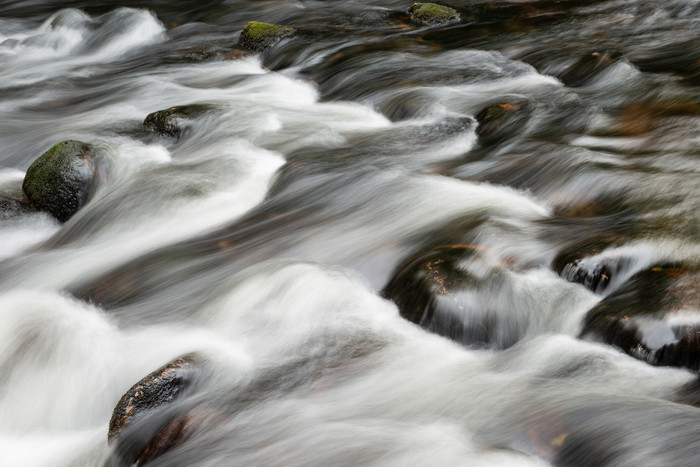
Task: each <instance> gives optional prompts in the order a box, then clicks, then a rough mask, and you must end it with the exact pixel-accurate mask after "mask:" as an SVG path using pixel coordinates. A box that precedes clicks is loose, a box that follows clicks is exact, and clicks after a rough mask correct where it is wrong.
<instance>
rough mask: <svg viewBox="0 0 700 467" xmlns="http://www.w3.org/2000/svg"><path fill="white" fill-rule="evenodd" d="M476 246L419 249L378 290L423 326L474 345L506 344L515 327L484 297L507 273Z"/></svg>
mask: <svg viewBox="0 0 700 467" xmlns="http://www.w3.org/2000/svg"><path fill="white" fill-rule="evenodd" d="M478 251H479V247H477V246H472V245H445V246H440V247H436V248H433V249H431V250H428V251H424V252H421V253H419V254H417V255H415V256H414V257H412V258H410V259H409V260H408V261H406V262H405V263H404V264H403V265H401V266H400V267H399V268H398V269H397V271H396V272H395V273H394V275H393V277H392V279H391V281H390V282H389V284H388V285H387V286H386V287H385V288H384V290H383V292H382V293H383V295H384V296H385V297H386V298H389V299H391V300H393V301H394V302H395V303H396V304H397V305H398V307H399V312H400V313H401V316H402V317H404V318H406V319H407V320H409V321H411V322H413V323H416V324H418V325H419V326H421V327H422V328H424V329H426V330H428V331H431V332H434V333H436V334H439V335H441V336H444V337H448V338H450V339H452V340H454V341H457V342H460V343H462V344H464V345H468V346H474V347H478V348H496V349H503V348H507V347H510V346H512V345H513V344H515V343H516V342H517V341H518V340H519V338H520V335H519V333H520V332H521V329H520V330H519V329H517V326H516V327H510V326H509V323H506V322H504V321H503V319H502V318H503V316H504V315H506V314H507V310H502V309H500V308H501V307H500V306H499V304H498V303H494V302H493V300H489V299H488V297H491V296H493V295H499V293H500V292H502V291H503V289H504V287H505V286H506V283H507V277H506V275H505V274H504V271H503V269H502V268H500V267H498V266H493V265H488V264H485V263H484V262H483V261H481V260H480V259H479V258H478V257H477V253H478ZM467 262H470V263H471V265H472V266H474V267H467V266H466V263H467Z"/></svg>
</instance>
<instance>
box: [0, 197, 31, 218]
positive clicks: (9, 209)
mask: <svg viewBox="0 0 700 467" xmlns="http://www.w3.org/2000/svg"><path fill="white" fill-rule="evenodd" d="M33 211H34V210H33V209H32V208H31V206H29V205H28V204H26V203H23V202H22V201H20V200H18V199H14V198H6V197H4V196H2V195H0V220H3V219H11V218H13V217H17V216H19V215H21V214H24V213H28V212H33Z"/></svg>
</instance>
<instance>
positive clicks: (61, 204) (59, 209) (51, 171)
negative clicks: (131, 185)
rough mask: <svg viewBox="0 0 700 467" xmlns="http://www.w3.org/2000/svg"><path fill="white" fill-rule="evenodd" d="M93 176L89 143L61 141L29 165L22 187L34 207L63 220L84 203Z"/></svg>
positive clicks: (94, 172)
mask: <svg viewBox="0 0 700 467" xmlns="http://www.w3.org/2000/svg"><path fill="white" fill-rule="evenodd" d="M95 178H96V168H95V164H94V155H93V151H92V148H91V146H90V145H88V144H86V143H83V142H82V141H74V140H70V141H63V142H61V143H58V144H56V145H54V146H53V147H52V148H51V149H49V150H48V151H46V152H45V153H44V154H42V155H41V156H39V157H38V158H37V159H36V160H35V161H34V162H33V163H32V165H30V166H29V168H28V169H27V173H26V175H25V177H24V182H23V183H22V190H23V191H24V193H25V194H26V195H27V198H28V199H29V201H31V202H32V204H33V205H35V206H36V207H37V208H38V209H40V210H42V211H45V212H48V213H49V214H52V215H53V216H55V217H56V218H57V219H58V220H60V221H62V222H65V221H67V220H68V219H69V218H70V217H71V216H73V214H75V213H76V212H77V211H78V210H79V209H80V208H81V207H82V206H83V205H84V204H85V203H86V202H87V200H88V198H89V196H90V194H91V192H92V188H93V184H94V180H95Z"/></svg>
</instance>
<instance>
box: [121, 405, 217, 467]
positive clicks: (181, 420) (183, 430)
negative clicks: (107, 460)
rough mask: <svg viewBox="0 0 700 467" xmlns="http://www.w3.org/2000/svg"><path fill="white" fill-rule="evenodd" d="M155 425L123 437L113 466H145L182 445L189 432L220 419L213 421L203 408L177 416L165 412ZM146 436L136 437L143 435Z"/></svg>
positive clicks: (215, 422) (191, 432)
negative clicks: (141, 431) (162, 418)
mask: <svg viewBox="0 0 700 467" xmlns="http://www.w3.org/2000/svg"><path fill="white" fill-rule="evenodd" d="M156 422H158V423H157V425H155V426H150V424H148V425H147V426H146V427H144V428H145V429H144V432H143V433H138V434H136V435H135V436H134V435H132V436H130V437H129V436H125V440H124V441H123V440H121V439H120V441H119V444H118V445H117V448H116V450H117V452H116V454H117V459H120V460H121V462H116V463H114V464H116V465H138V466H141V465H145V464H147V463H148V462H151V461H152V460H154V459H156V458H158V457H160V456H162V455H163V454H165V453H167V452H168V451H170V450H171V449H173V448H175V447H177V446H180V445H182V443H184V442H185V441H187V440H188V439H189V438H190V437H191V436H192V434H193V433H194V432H195V431H196V430H198V429H201V428H202V427H203V426H206V425H209V426H216V424H217V423H220V420H212V416H211V414H210V413H209V411H207V410H206V409H201V410H197V409H193V410H190V411H187V412H185V413H182V414H179V415H173V414H167V417H165V419H164V420H156ZM144 434H146V437H143V436H138V435H144Z"/></svg>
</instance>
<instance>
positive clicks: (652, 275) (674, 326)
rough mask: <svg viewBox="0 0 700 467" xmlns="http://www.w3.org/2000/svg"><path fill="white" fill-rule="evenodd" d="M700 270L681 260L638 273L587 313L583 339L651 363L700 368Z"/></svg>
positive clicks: (582, 332)
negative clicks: (694, 316) (699, 313)
mask: <svg viewBox="0 0 700 467" xmlns="http://www.w3.org/2000/svg"><path fill="white" fill-rule="evenodd" d="M699 284H700V273H698V272H697V271H694V270H691V269H687V268H684V267H682V266H679V265H677V264H666V265H660V266H656V267H653V268H650V269H646V270H643V271H640V272H638V273H637V274H635V275H634V276H632V277H631V278H630V279H629V280H627V281H626V282H625V283H624V284H623V285H622V286H621V287H620V288H619V289H618V290H616V291H615V292H613V293H612V294H610V295H609V296H607V297H606V298H605V299H603V300H602V301H600V302H599V303H598V304H597V305H596V306H595V307H593V309H591V310H590V311H589V312H588V313H587V314H586V318H585V321H584V326H583V330H582V331H581V337H583V338H590V339H596V340H601V341H603V342H605V343H608V344H611V345H614V346H616V347H619V348H620V349H622V350H623V351H624V352H626V353H627V354H629V355H631V356H633V357H635V358H638V359H640V360H644V361H646V362H648V363H650V364H652V365H668V366H676V367H685V368H689V369H691V370H695V371H697V370H699V369H700V334H699V333H698V331H699V329H698V328H699V327H700V323H699V322H698V320H697V319H696V318H693V315H692V314H691V313H693V312H695V313H696V312H697V310H698V309H700V285H699Z"/></svg>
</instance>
